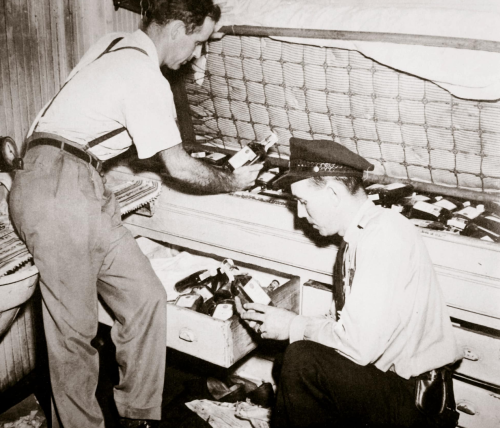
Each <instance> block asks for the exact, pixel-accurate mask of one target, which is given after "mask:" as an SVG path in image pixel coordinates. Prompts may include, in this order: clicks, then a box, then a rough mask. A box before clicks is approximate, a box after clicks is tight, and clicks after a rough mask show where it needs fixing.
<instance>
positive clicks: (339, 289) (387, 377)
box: [238, 138, 461, 428]
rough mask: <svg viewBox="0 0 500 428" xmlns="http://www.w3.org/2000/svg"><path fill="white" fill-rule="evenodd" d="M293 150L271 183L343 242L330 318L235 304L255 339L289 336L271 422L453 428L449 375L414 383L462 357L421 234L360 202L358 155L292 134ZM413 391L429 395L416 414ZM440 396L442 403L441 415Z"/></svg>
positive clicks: (366, 165)
mask: <svg viewBox="0 0 500 428" xmlns="http://www.w3.org/2000/svg"><path fill="white" fill-rule="evenodd" d="M290 149H291V156H290V171H289V172H288V173H287V174H286V175H285V176H283V177H282V178H281V179H280V180H279V182H276V186H279V187H285V186H289V185H291V191H292V194H293V195H294V196H295V198H296V200H297V215H298V216H299V217H303V218H306V219H307V221H308V222H309V223H310V224H311V225H312V226H313V228H315V229H316V230H317V231H318V233H319V234H320V235H322V236H331V235H335V234H338V235H340V236H341V237H342V238H343V243H342V244H341V246H340V249H339V253H338V255H337V261H336V263H335V267H334V287H335V289H334V300H335V304H334V306H332V310H331V314H330V316H325V317H306V316H301V315H295V314H294V313H292V312H289V311H286V310H284V309H280V308H276V307H268V306H263V305H259V304H253V303H252V304H246V305H245V309H246V310H244V309H243V308H241V305H238V306H239V312H240V314H241V316H242V318H243V319H246V320H249V321H250V323H249V324H250V325H251V326H254V328H255V329H256V331H258V332H260V334H261V336H262V337H263V338H265V339H278V340H288V339H289V340H290V346H289V347H288V348H287V350H286V352H285V356H284V363H283V367H282V370H281V377H280V381H279V384H278V394H277V404H276V408H275V409H274V412H273V418H272V422H273V425H274V426H276V427H348V428H351V427H358V426H359V427H366V426H368V427H415V428H417V427H418V428H422V427H433V426H436V427H437V426H440V427H451V426H456V425H455V424H456V421H457V419H458V415H457V413H456V411H455V409H454V398H453V390H452V385H451V377H450V375H449V371H446V369H442V370H438V371H437V373H436V374H437V379H442V378H444V379H445V381H444V382H441V383H438V384H436V385H437V390H438V391H437V392H438V394H436V396H435V397H432V398H431V399H430V400H429V397H428V396H427V393H428V391H430V389H428V390H427V392H425V393H424V391H423V390H421V389H418V388H420V386H422V384H421V383H420V382H419V377H420V378H427V377H428V376H430V375H431V374H429V375H428V372H430V371H432V370H433V369H441V368H442V367H444V366H446V365H448V364H450V363H453V362H455V361H457V360H458V359H460V358H461V352H460V350H459V348H458V347H457V344H456V341H455V338H454V335H453V331H452V325H451V322H450V318H449V315H448V313H447V311H446V306H445V302H444V300H443V296H442V294H441V290H440V288H439V284H438V282H437V279H436V274H435V272H434V269H433V266H432V262H431V260H430V258H429V255H428V253H427V250H426V248H425V245H424V243H423V240H422V239H421V237H420V233H419V231H418V229H417V228H415V227H414V226H413V225H412V224H411V223H410V222H409V221H408V220H407V219H406V218H404V217H403V216H402V215H400V214H398V213H396V212H395V211H392V210H388V209H384V208H382V207H380V206H375V205H374V204H373V202H372V201H370V200H369V199H368V198H367V195H366V193H365V191H364V188H363V182H362V175H363V170H369V169H373V166H372V165H371V164H370V163H368V162H367V161H366V160H365V159H364V158H362V157H360V156H358V155H357V154H355V153H353V152H351V151H350V150H348V149H347V148H345V147H343V146H341V145H340V144H337V143H334V142H333V141H304V140H299V139H294V138H292V139H291V141H290ZM238 303H239V302H238ZM433 373H435V372H433ZM441 376H442V377H441ZM441 388H450V389H451V390H450V389H448V392H447V391H446V390H442V389H441ZM416 389H417V391H416ZM416 392H421V393H424V396H425V397H424V400H423V402H424V404H423V407H424V408H422V409H421V410H422V411H419V409H418V408H417V407H418V406H420V407H422V406H421V404H422V400H416ZM434 392H436V391H434ZM442 398H443V399H445V398H447V399H448V407H449V409H447V410H446V409H445V410H444V411H443V412H439V410H440V405H441V401H439V400H441V399H442ZM436 400H437V401H436Z"/></svg>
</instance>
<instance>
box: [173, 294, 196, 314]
mask: <svg viewBox="0 0 500 428" xmlns="http://www.w3.org/2000/svg"><path fill="white" fill-rule="evenodd" d="M175 304H176V305H177V306H181V307H183V308H187V309H192V310H193V311H198V310H199V309H200V308H201V306H202V304H203V297H201V296H200V295H199V294H196V293H188V294H181V295H180V296H179V297H177V300H176V301H175Z"/></svg>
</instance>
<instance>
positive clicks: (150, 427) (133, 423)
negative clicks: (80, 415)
mask: <svg viewBox="0 0 500 428" xmlns="http://www.w3.org/2000/svg"><path fill="white" fill-rule="evenodd" d="M159 426H160V421H152V420H146V419H129V418H120V427H121V428H158V427H159Z"/></svg>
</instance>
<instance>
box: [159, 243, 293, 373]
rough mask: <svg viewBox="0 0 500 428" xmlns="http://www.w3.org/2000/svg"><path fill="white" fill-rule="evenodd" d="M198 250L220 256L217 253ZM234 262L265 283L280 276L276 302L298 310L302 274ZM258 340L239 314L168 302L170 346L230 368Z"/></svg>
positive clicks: (279, 305) (272, 293) (286, 307)
mask: <svg viewBox="0 0 500 428" xmlns="http://www.w3.org/2000/svg"><path fill="white" fill-rule="evenodd" d="M188 251H189V250H188ZM196 254H197V256H198V257H207V258H210V259H215V260H221V259H220V257H217V256H209V255H205V254H200V253H199V252H196ZM234 263H235V265H236V266H238V267H239V268H241V269H242V271H245V272H247V273H248V274H250V275H251V276H252V277H253V278H256V279H257V280H258V281H259V282H260V283H261V284H262V285H264V284H268V283H270V282H271V281H273V280H278V282H279V283H280V287H278V288H277V289H275V290H273V291H271V292H270V296H271V299H272V301H273V304H274V305H275V306H278V307H282V308H285V309H288V310H291V311H294V312H296V313H298V308H299V278H297V277H293V276H290V275H285V274H283V273H279V272H272V271H269V270H266V269H262V268H259V267H256V266H249V265H247V264H244V263H243V264H242V263H240V262H238V261H236V260H234ZM259 340H260V338H259V336H258V335H257V334H256V333H254V332H253V330H251V329H250V328H249V327H248V326H247V325H246V324H245V323H244V322H242V321H241V320H240V318H239V316H238V315H237V314H235V315H233V316H232V317H231V318H230V319H229V320H227V321H222V320H219V319H215V318H212V317H210V316H208V315H205V314H202V313H199V312H196V311H193V310H190V309H186V308H183V307H180V306H177V305H175V304H174V303H168V304H167V346H168V347H170V348H173V349H176V350H178V351H181V352H184V353H186V354H189V355H192V356H195V357H198V358H201V359H202V360H205V361H209V362H211V363H213V364H216V365H219V366H222V367H226V368H227V367H230V366H232V365H233V364H234V363H235V362H237V361H238V360H240V359H241V358H243V357H244V356H245V355H247V354H248V353H249V352H250V351H252V350H253V349H255V348H256V347H257V346H258V343H259Z"/></svg>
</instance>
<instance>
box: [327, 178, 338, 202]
mask: <svg viewBox="0 0 500 428" xmlns="http://www.w3.org/2000/svg"><path fill="white" fill-rule="evenodd" d="M325 190H326V192H327V195H328V197H329V198H330V200H331V202H332V203H333V204H334V206H336V207H337V206H339V204H340V201H341V199H342V189H341V183H340V182H338V181H335V180H328V181H327V183H326V186H325Z"/></svg>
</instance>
